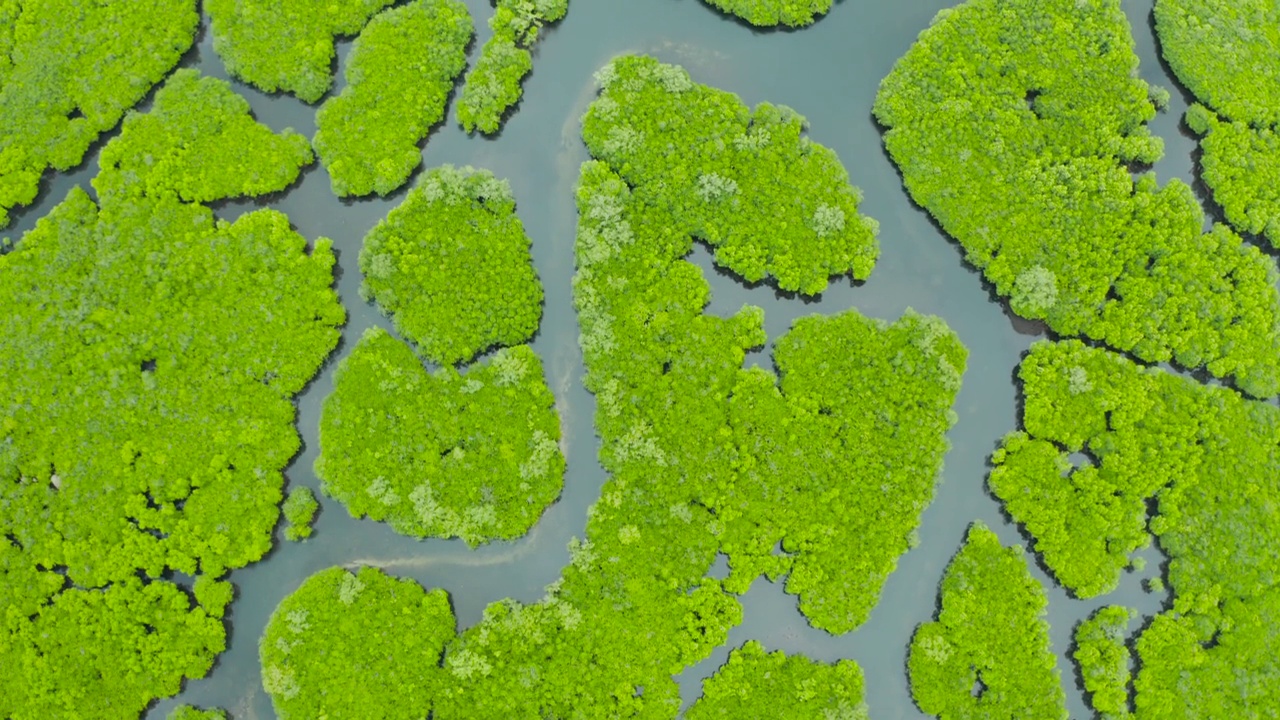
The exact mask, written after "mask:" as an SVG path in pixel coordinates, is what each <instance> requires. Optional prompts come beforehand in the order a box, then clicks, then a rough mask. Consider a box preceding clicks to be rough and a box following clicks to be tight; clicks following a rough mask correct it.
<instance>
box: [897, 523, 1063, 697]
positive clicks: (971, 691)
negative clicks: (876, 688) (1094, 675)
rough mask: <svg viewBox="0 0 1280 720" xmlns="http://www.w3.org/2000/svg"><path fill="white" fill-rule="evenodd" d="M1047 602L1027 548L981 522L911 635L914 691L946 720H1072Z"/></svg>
mask: <svg viewBox="0 0 1280 720" xmlns="http://www.w3.org/2000/svg"><path fill="white" fill-rule="evenodd" d="M1048 604H1049V601H1048V599H1047V598H1046V597H1045V592H1044V588H1042V587H1040V583H1038V582H1036V580H1035V578H1033V577H1031V573H1030V572H1029V571H1028V570H1027V564H1026V561H1025V560H1024V559H1023V557H1022V548H1021V547H1020V546H1015V547H1012V548H1005V547H1004V546H1002V545H1001V544H1000V539H999V538H997V537H996V534H995V533H993V532H991V530H989V529H988V528H987V526H985V525H983V524H982V523H980V522H975V523H974V524H973V525H972V526H971V527H970V528H969V535H968V537H967V538H966V539H965V543H964V546H963V547H962V548H960V552H959V553H958V554H957V555H956V556H955V558H954V559H953V560H952V561H951V564H950V565H948V566H947V572H946V575H944V576H943V578H942V591H941V596H940V605H941V608H942V609H941V611H940V612H939V613H938V619H937V620H936V621H934V622H930V623H926V624H924V625H921V626H920V627H919V628H918V629H917V630H916V634H915V636H914V637H913V638H912V639H911V651H910V656H909V658H908V660H907V666H908V670H909V672H910V675H911V695H912V697H914V698H915V700H916V704H917V705H919V706H920V709H921V710H923V711H925V712H926V713H929V714H931V715H937V716H938V717H939V718H942V720H959V719H960V718H989V719H992V720H994V719H997V718H1008V720H1024V719H1025V718H1041V719H1043V720H1051V719H1054V718H1060V719H1061V720H1066V718H1067V710H1066V696H1065V694H1064V693H1063V691H1062V683H1061V682H1060V679H1059V677H1058V671H1057V669H1056V668H1055V667H1054V657H1053V652H1052V650H1051V648H1050V644H1049V623H1047V622H1045V621H1044V618H1043V617H1042V616H1043V615H1044V614H1045V608H1046V607H1047V606H1048Z"/></svg>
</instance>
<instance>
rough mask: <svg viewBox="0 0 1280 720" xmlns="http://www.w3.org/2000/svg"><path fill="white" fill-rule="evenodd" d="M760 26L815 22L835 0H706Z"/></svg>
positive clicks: (791, 25) (801, 25)
mask: <svg viewBox="0 0 1280 720" xmlns="http://www.w3.org/2000/svg"><path fill="white" fill-rule="evenodd" d="M703 2H705V3H707V4H709V5H711V6H712V7H715V8H719V9H720V10H723V11H724V12H727V13H729V14H730V15H736V16H738V17H740V18H742V19H743V20H746V21H747V22H749V23H751V24H752V25H755V26H756V27H775V26H778V25H786V26H787V27H793V28H799V27H804V26H806V25H812V24H813V22H814V21H815V20H817V19H818V18H819V17H821V16H822V15H825V14H826V13H827V11H828V10H830V9H831V0H703Z"/></svg>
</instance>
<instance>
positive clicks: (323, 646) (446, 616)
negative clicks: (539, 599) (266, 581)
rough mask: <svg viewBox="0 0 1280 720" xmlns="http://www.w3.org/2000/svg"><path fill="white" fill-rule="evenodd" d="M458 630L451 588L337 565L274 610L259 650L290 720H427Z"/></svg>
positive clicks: (267, 684) (265, 682)
mask: <svg viewBox="0 0 1280 720" xmlns="http://www.w3.org/2000/svg"><path fill="white" fill-rule="evenodd" d="M453 634H454V619H453V610H452V608H450V606H449V596H448V595H447V594H446V593H445V592H444V591H443V590H431V591H430V592H428V591H426V590H423V589H422V586H421V585H419V584H418V583H416V582H414V581H413V580H412V579H409V578H394V577H390V576H388V575H385V574H383V573H382V571H380V570H377V569H374V568H368V567H363V568H360V569H359V572H356V573H352V572H348V571H347V570H344V569H342V568H340V567H334V568H329V569H328V570H322V571H320V572H318V573H316V574H315V575H312V576H311V577H309V578H307V579H306V581H305V582H303V583H302V585H301V586H300V587H299V588H298V589H297V590H295V591H293V592H292V593H291V594H290V595H289V596H288V597H286V598H285V599H284V600H281V601H280V604H279V605H277V606H276V609H275V611H274V612H272V613H271V619H270V620H269V621H268V622H267V629H266V631H265V633H264V634H263V636H262V640H261V642H260V643H259V646H258V656H259V659H260V660H261V662H262V686H263V688H264V689H266V691H267V692H268V693H269V694H270V695H271V703H272V705H273V706H274V707H275V710H276V714H277V715H279V716H280V718H281V719H282V720H289V719H290V718H297V719H298V720H303V719H306V720H312V719H313V718H324V717H332V718H387V720H393V719H398V718H403V720H419V719H420V718H424V717H427V716H428V715H430V713H431V698H432V695H433V692H434V690H435V688H436V686H437V683H438V682H439V679H438V676H439V675H440V672H439V670H438V667H439V665H440V655H441V651H442V650H443V649H444V646H445V643H446V642H448V641H449V639H451V638H452V637H453Z"/></svg>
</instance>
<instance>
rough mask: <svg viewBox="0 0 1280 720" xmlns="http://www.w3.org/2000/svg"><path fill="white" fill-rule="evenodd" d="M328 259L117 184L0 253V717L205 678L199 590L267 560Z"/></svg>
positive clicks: (118, 708) (332, 320)
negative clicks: (188, 582)
mask: <svg viewBox="0 0 1280 720" xmlns="http://www.w3.org/2000/svg"><path fill="white" fill-rule="evenodd" d="M181 81H182V79H180V80H179V82H181ZM206 87H207V86H206ZM196 97H197V104H196V105H195V106H193V107H191V108H189V110H190V111H192V112H199V110H200V107H199V104H198V102H201V101H210V102H214V103H215V104H216V103H217V102H220V101H221V100H220V98H219V94H218V93H216V92H215V93H201V94H198V95H197V96H196ZM156 112H157V117H159V118H168V120H173V121H174V122H181V120H180V119H178V118H173V117H171V116H169V115H168V114H167V112H166V110H165V109H164V108H163V107H160V108H157V111H156ZM166 122H167V120H166ZM144 124H145V123H144ZM137 127H138V124H137V122H131V123H129V124H128V127H127V128H126V130H125V131H124V132H123V133H122V134H121V136H120V137H118V138H116V139H115V140H113V141H112V145H114V144H116V143H120V144H124V145H130V144H131V143H135V142H139V141H141V140H142V138H140V137H139V136H138V134H137V132H138V131H137ZM154 127H157V128H159V129H158V130H157V133H156V137H161V138H164V137H170V135H168V134H167V133H168V129H167V126H166V123H165V122H161V123H159V125H157V126H154ZM162 130H163V131H162ZM198 135H199V134H198V133H197V137H196V139H195V141H196V142H200V139H199V137H198ZM112 145H109V146H108V148H107V149H104V151H103V155H104V157H119V155H118V154H117V151H116V149H115V148H113V147H112ZM136 146H137V147H145V143H141V142H139V144H138V145H136ZM258 160H259V161H260V162H262V163H264V164H270V163H272V162H282V161H281V160H280V158H279V157H278V156H261V157H259V158H258ZM188 170H189V168H187V167H183V166H182V165H181V164H175V165H172V166H170V167H168V169H166V170H161V171H159V172H157V173H155V174H154V175H153V176H152V178H151V179H153V180H155V183H156V184H157V185H159V186H173V183H174V180H175V178H174V177H170V178H168V179H166V178H163V177H161V174H163V173H172V174H173V175H174V176H176V177H183V176H184V175H183V173H186V172H187V171H188ZM288 171H289V170H288V167H285V168H279V167H277V168H270V167H264V168H262V172H263V175H264V176H270V175H275V176H279V174H280V173H282V172H284V173H287V172H288ZM294 171H295V172H296V169H295V170H294ZM111 172H113V170H111V169H110V168H107V169H104V171H103V174H102V175H100V176H99V179H100V180H101V179H103V178H104V177H105V176H106V175H107V174H109V173H111ZM129 181H131V182H135V183H141V182H142V181H143V179H142V178H140V177H138V176H137V175H134V176H133V177H132V178H131V179H130V180H129ZM122 182H128V181H122ZM333 263H334V256H333V252H332V251H331V249H330V245H329V241H328V240H326V239H323V238H321V239H319V240H317V241H316V243H315V244H314V246H313V247H311V248H308V247H307V242H306V240H305V239H304V238H302V237H301V236H299V235H298V234H297V233H295V232H293V230H291V229H290V227H289V221H288V219H287V218H286V217H285V216H284V215H282V214H280V213H277V212H274V211H270V210H260V211H257V212H253V213H249V214H247V215H245V216H243V217H241V218H240V219H239V220H237V221H236V222H235V223H227V222H222V221H216V220H215V219H214V217H213V214H212V212H211V211H210V210H209V209H208V208H206V207H203V206H201V205H196V204H188V203H183V202H180V201H179V200H178V199H177V198H175V197H173V196H172V195H171V194H160V196H158V197H151V196H148V195H147V194H146V193H145V192H144V190H142V189H140V188H132V189H130V188H123V187H122V188H121V191H120V192H119V193H115V192H109V193H103V197H102V205H101V206H99V205H97V204H95V203H94V201H93V200H92V199H90V197H89V195H88V194H87V193H85V192H84V191H83V190H82V189H80V188H78V187H77V188H75V189H73V190H72V191H71V192H70V193H69V194H68V196H67V198H66V200H64V201H63V202H62V203H61V204H59V205H58V206H57V207H56V208H54V210H53V211H52V212H51V213H50V214H49V215H48V216H46V217H44V218H42V219H41V220H40V221H39V222H38V223H37V224H36V227H35V228H34V229H33V230H32V231H30V232H28V233H27V234H26V235H24V236H23V238H22V240H21V241H20V242H19V243H18V245H17V247H16V249H14V250H13V251H12V252H10V253H8V254H6V255H3V256H0V307H3V308H5V313H4V315H3V317H0V508H2V509H3V512H0V538H2V539H0V607H3V608H4V609H5V611H6V613H7V615H6V616H5V625H4V631H3V632H2V633H0V667H4V668H6V669H7V670H6V672H4V673H0V716H2V717H15V718H19V717H24V718H25V717H40V718H44V717H66V716H78V717H94V718H134V717H137V715H138V713H139V712H141V711H142V709H143V708H145V707H146V706H147V704H148V703H149V702H150V701H151V700H152V699H153V698H157V697H163V696H167V695H172V694H174V693H176V692H178V690H179V688H180V687H181V682H182V680H183V678H184V677H185V678H197V677H201V676H203V675H204V674H205V673H207V672H208V671H209V668H210V666H211V665H212V662H213V658H214V656H215V655H216V654H217V653H219V652H221V651H222V650H223V649H224V647H225V639H226V636H225V630H224V628H223V626H222V622H221V618H222V616H223V613H224V611H225V608H226V605H227V603H228V602H230V600H231V596H232V593H233V590H232V588H231V586H230V584H229V583H224V582H217V581H216V578H218V577H219V576H221V575H223V574H224V573H225V572H226V571H227V570H230V569H234V568H238V567H242V566H244V565H246V564H248V563H250V562H253V561H255V560H257V559H259V558H261V557H262V556H263V555H264V554H265V553H266V551H267V550H268V549H269V548H270V547H271V541H272V537H271V533H272V529H273V528H274V526H275V524H276V520H277V518H278V516H279V508H278V505H279V503H280V499H281V491H280V489H281V486H282V485H283V478H282V477H281V474H280V473H281V470H282V469H283V468H284V466H285V465H286V464H287V463H288V462H289V459H290V458H291V457H292V456H293V455H294V454H295V453H296V452H297V450H298V447H299V440H298V436H297V433H296V430H295V429H294V426H293V422H294V414H295V409H294V406H293V402H292V399H293V396H294V395H295V394H296V393H298V392H299V391H300V390H301V389H302V386H303V385H304V384H305V383H306V382H307V380H309V379H310V378H311V377H312V376H313V374H314V373H315V371H316V370H317V369H318V368H319V366H320V364H321V362H322V361H323V360H324V358H325V356H326V355H328V353H329V351H330V350H331V349H332V348H333V347H334V345H335V344H336V343H337V340H338V331H337V327H338V326H339V325H341V324H342V322H343V319H344V313H343V310H342V307H341V305H340V304H339V303H338V299H337V296H336V294H335V293H334V292H333V290H332V289H331V284H332V282H333V271H332V268H333ZM172 572H178V573H183V574H186V575H196V576H197V577H196V580H195V583H194V588H193V591H192V593H191V594H189V593H187V592H186V591H184V590H183V589H182V588H181V587H180V586H179V585H177V584H175V583H174V582H173V581H171V580H169V579H167V578H168V577H169V576H170V574H171V573H172ZM192 594H194V599H195V603H193V602H192Z"/></svg>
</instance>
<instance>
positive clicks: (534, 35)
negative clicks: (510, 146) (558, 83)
mask: <svg viewBox="0 0 1280 720" xmlns="http://www.w3.org/2000/svg"><path fill="white" fill-rule="evenodd" d="M568 11H569V0H497V7H496V8H495V9H494V13H493V17H492V18H489V29H490V30H492V31H493V36H492V37H490V38H489V41H488V42H486V43H485V44H484V47H483V48H482V49H481V50H480V59H479V60H477V61H476V65H475V67H474V68H472V69H471V72H469V73H467V80H466V83H465V84H464V85H463V87H462V95H461V96H460V97H459V98H458V123H459V124H461V125H462V127H463V129H465V130H466V131H467V132H475V131H476V130H477V129H478V130H480V132H482V133H484V134H486V135H492V134H494V133H496V132H498V130H499V129H500V128H501V127H502V122H503V119H504V117H505V115H506V113H507V111H508V110H510V109H511V108H512V107H514V106H515V104H516V103H517V102H519V101H520V96H521V94H522V93H523V90H522V89H521V87H520V83H521V82H523V81H524V77H525V76H526V75H528V74H529V72H530V71H531V70H533V56H532V54H530V52H529V49H530V48H531V47H533V45H534V43H536V42H537V41H538V31H539V30H540V29H541V28H542V26H543V25H545V24H548V23H553V22H556V21H558V20H560V19H561V18H563V17H564V16H565V13H567V12H568Z"/></svg>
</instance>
